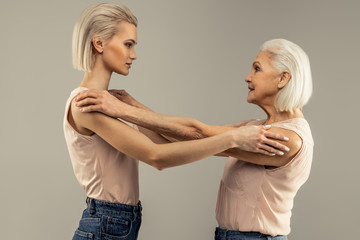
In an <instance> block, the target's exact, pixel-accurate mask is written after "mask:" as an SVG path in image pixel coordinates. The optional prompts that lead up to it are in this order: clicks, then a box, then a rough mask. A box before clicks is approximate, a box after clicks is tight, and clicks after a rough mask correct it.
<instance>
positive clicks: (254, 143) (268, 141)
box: [224, 126, 302, 167]
mask: <svg viewBox="0 0 360 240" xmlns="http://www.w3.org/2000/svg"><path fill="white" fill-rule="evenodd" d="M250 127H254V128H253V129H251V128H250ZM261 127H264V126H246V128H247V129H243V130H246V133H243V135H244V136H245V135H247V142H246V141H245V142H244V145H243V146H241V149H239V148H232V149H229V150H227V151H225V152H224V154H225V155H227V156H232V157H234V158H237V159H240V160H243V161H246V162H250V163H254V164H258V165H264V166H275V167H280V166H284V165H286V164H287V163H289V162H290V161H291V160H292V159H293V158H294V156H295V155H296V154H297V152H298V151H299V150H300V148H301V145H302V140H301V138H300V137H299V136H298V135H297V134H296V133H295V132H293V131H291V130H287V129H283V128H277V127H271V128H270V129H267V130H266V129H261ZM241 128H245V127H241ZM241 128H239V129H241ZM259 128H260V129H259ZM264 128H265V127H264ZM256 132H258V133H256ZM283 136H286V137H287V138H288V140H286V139H284V137H283ZM245 149H247V150H245Z"/></svg>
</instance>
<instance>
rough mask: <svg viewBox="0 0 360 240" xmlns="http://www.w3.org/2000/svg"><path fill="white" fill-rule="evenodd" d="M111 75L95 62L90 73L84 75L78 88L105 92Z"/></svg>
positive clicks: (110, 72) (98, 62) (99, 63)
mask: <svg viewBox="0 0 360 240" xmlns="http://www.w3.org/2000/svg"><path fill="white" fill-rule="evenodd" d="M111 74H112V71H109V70H108V69H106V68H105V66H103V65H102V64H101V62H100V61H95V64H94V67H93V69H92V70H91V72H86V73H85V74H84V78H83V80H82V81H81V83H80V87H86V88H89V89H98V90H107V89H108V88H109V83H110V78H111Z"/></svg>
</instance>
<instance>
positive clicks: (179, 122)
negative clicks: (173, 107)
mask: <svg viewBox="0 0 360 240" xmlns="http://www.w3.org/2000/svg"><path fill="white" fill-rule="evenodd" d="M118 117H119V118H121V119H124V120H126V121H128V122H132V123H134V124H136V125H139V126H141V127H144V128H147V129H150V130H152V131H154V132H157V133H160V134H164V135H167V136H170V137H174V138H176V139H181V140H192V139H200V138H204V137H207V136H205V135H204V134H203V131H202V129H203V128H204V126H205V124H203V123H201V122H199V121H197V120H196V119H192V118H188V117H176V116H169V115H164V114H159V113H155V112H153V111H149V110H145V109H140V108H136V107H132V106H127V107H126V109H123V110H122V111H121V113H120V114H119V116H118Z"/></svg>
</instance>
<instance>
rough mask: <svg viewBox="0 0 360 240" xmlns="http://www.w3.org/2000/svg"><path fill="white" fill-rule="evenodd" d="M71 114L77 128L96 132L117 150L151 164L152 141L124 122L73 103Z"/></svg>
mask: <svg viewBox="0 0 360 240" xmlns="http://www.w3.org/2000/svg"><path fill="white" fill-rule="evenodd" d="M71 114H72V118H73V119H74V122H75V123H76V125H77V128H78V129H79V128H82V129H84V130H87V131H89V132H93V133H96V134H97V135H98V136H100V137H101V138H102V139H104V140H105V141H106V142H107V143H109V144H110V145H112V146H113V147H114V148H116V149H117V150H118V151H120V152H122V153H124V154H126V155H128V156H130V157H133V158H135V159H138V160H141V161H144V162H146V163H148V164H150V165H152V163H151V161H150V160H149V159H150V158H149V156H150V155H151V153H152V150H153V148H154V147H155V146H154V145H155V144H154V143H153V142H152V141H151V140H150V139H149V138H147V137H146V136H145V135H143V134H142V133H140V132H139V131H137V130H135V129H133V128H131V127H130V126H128V125H126V124H125V123H123V122H121V121H119V120H117V119H115V118H112V117H109V116H107V115H105V114H102V113H99V112H91V113H83V112H80V110H79V108H78V107H75V106H74V105H73V104H72V106H71Z"/></svg>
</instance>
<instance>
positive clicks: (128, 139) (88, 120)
mask: <svg viewBox="0 0 360 240" xmlns="http://www.w3.org/2000/svg"><path fill="white" fill-rule="evenodd" d="M68 118H69V122H70V124H72V126H73V127H74V128H75V129H76V130H77V131H79V132H80V133H82V134H86V135H92V134H93V133H96V134H97V135H98V136H100V137H101V138H102V139H104V140H105V141H106V142H108V143H109V144H110V145H112V146H113V147H114V148H116V149H117V150H119V151H120V152H122V153H124V154H126V155H128V156H131V157H133V158H136V159H138V160H140V161H143V162H145V163H147V164H150V165H151V166H154V167H156V168H158V169H159V170H161V169H164V168H168V167H174V166H179V165H183V164H187V163H191V162H194V161H197V160H200V159H203V158H205V157H208V156H211V155H214V154H216V153H219V152H222V151H224V150H226V149H229V148H234V147H238V146H239V143H241V142H243V141H244V139H243V138H244V134H243V129H240V128H239V129H233V130H231V131H228V132H225V133H223V134H220V135H217V136H213V137H209V138H204V139H200V140H192V141H184V142H176V143H167V144H156V143H154V142H153V141H151V140H150V139H149V138H147V137H146V136H145V135H143V134H142V133H140V132H138V131H136V130H134V129H133V128H131V127H129V126H127V125H126V124H124V123H123V122H121V121H119V120H117V119H115V118H112V117H109V116H107V115H105V114H102V113H99V112H91V113H86V112H82V111H80V109H79V108H78V107H77V106H75V104H74V103H72V105H71V108H70V111H69V115H68Z"/></svg>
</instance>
